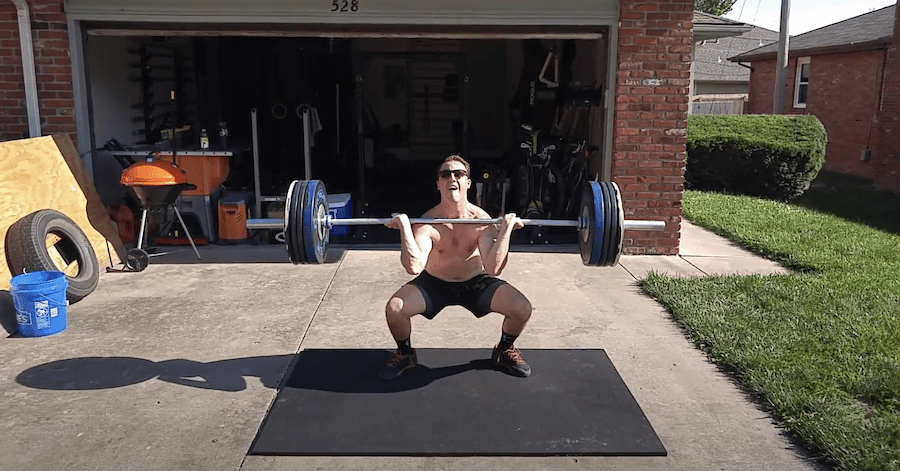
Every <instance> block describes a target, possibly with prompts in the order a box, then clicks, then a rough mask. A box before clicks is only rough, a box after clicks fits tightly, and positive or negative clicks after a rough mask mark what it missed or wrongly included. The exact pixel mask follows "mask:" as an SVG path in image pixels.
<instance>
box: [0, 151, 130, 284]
mask: <svg viewBox="0 0 900 471" xmlns="http://www.w3.org/2000/svg"><path fill="white" fill-rule="evenodd" d="M41 209H55V210H57V211H59V212H61V213H63V214H65V215H66V216H68V217H69V218H71V219H72V221H74V222H75V224H77V225H78V227H80V228H81V230H82V231H84V233H85V235H87V237H88V240H90V242H91V246H92V247H93V248H94V252H96V254H97V261H98V262H99V264H100V269H101V273H102V271H103V267H104V266H109V265H110V264H112V265H115V264H118V263H119V261H120V260H121V259H122V258H123V257H124V256H125V247H124V246H123V245H122V241H121V240H120V239H119V234H118V232H117V231H116V229H115V227H114V225H113V223H112V221H111V220H110V218H109V216H108V215H107V212H106V208H105V207H104V206H103V203H102V202H101V200H100V196H99V195H98V194H97V190H96V188H94V185H93V183H92V182H91V180H90V178H88V175H87V172H86V171H85V168H84V165H83V164H82V161H81V158H80V157H79V156H78V151H76V150H75V146H74V145H73V144H72V141H71V140H70V139H69V137H68V136H65V135H59V136H46V137H37V138H32V139H20V140H15V141H7V142H0V290H8V289H9V281H10V279H11V278H12V275H11V274H10V272H9V267H7V264H6V252H5V248H4V243H5V240H6V233H7V230H8V229H9V226H11V225H12V224H13V223H15V222H16V221H18V220H19V219H20V218H22V217H24V216H26V215H28V214H31V213H32V212H34V211H38V210H41ZM107 241H109V246H108V247H109V250H107ZM110 258H112V260H110Z"/></svg>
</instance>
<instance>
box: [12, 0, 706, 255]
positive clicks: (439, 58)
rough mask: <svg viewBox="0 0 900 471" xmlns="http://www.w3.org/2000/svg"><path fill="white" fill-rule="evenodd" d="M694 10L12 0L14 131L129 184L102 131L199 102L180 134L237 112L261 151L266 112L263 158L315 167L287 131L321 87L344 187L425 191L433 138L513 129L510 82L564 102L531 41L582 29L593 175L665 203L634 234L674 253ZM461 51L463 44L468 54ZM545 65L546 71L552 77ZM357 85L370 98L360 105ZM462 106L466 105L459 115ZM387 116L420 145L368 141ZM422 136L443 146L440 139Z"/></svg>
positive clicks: (505, 1) (177, 119) (99, 178)
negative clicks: (69, 146) (656, 224)
mask: <svg viewBox="0 0 900 471" xmlns="http://www.w3.org/2000/svg"><path fill="white" fill-rule="evenodd" d="M692 12H693V0H570V1H567V2H561V3H560V2H547V1H543V0H515V1H514V0H497V1H494V2H463V3H462V4H460V3H459V2H455V1H451V0H434V1H427V2H422V1H420V0H362V1H356V0H353V1H347V0H344V1H341V2H339V1H327V0H325V1H323V0H258V1H254V2H240V1H237V2H236V1H226V2H221V1H219V0H194V1H190V2H185V1H183V0H157V1H154V2H141V1H135V0H11V1H0V46H2V51H3V53H2V54H0V70H2V71H3V73H2V74H0V139H2V140H11V139H20V138H25V137H29V136H40V135H46V134H67V135H69V136H71V138H72V140H73V141H74V142H75V144H76V146H77V150H78V152H79V154H80V155H81V156H83V158H84V161H85V166H86V167H87V169H88V170H89V171H92V174H93V176H94V177H95V182H96V183H97V186H98V187H99V186H100V183H102V182H104V181H105V182H106V184H109V185H113V186H115V185H118V179H117V175H118V174H121V170H122V169H121V166H119V164H118V163H116V162H114V161H112V160H111V159H109V158H108V154H104V153H103V152H104V151H103V150H102V148H103V147H104V144H105V143H108V144H109V146H108V147H109V150H110V151H112V150H113V149H114V148H116V147H118V146H117V145H115V144H116V143H115V142H113V141H112V139H115V140H117V141H119V142H121V143H122V144H124V145H125V146H132V145H139V144H141V145H147V146H153V145H154V142H159V141H154V142H144V141H147V139H146V138H147V136H156V137H158V136H159V135H160V133H159V131H160V128H162V129H170V127H175V128H177V129H179V130H181V129H183V127H182V126H181V123H184V122H187V121H186V120H190V122H189V125H190V128H189V130H188V131H186V132H185V133H184V134H182V135H181V136H182V137H185V136H187V135H188V133H191V134H194V136H192V138H185V140H184V142H183V143H182V146H184V145H187V146H190V147H195V148H196V147H197V143H198V140H197V137H196V135H197V134H199V130H200V129H203V128H206V129H208V130H209V131H214V130H216V129H217V127H218V123H219V122H222V121H225V122H227V129H228V142H229V144H230V145H231V146H232V147H236V148H237V149H238V151H240V152H244V153H248V152H250V151H249V150H247V149H253V148H255V144H256V142H257V141H256V140H253V141H252V142H253V144H254V145H253V146H251V136H252V135H255V134H251V126H252V124H251V123H256V118H257V117H258V119H259V120H260V124H259V131H260V136H259V144H260V145H261V146H264V145H269V147H270V149H271V151H270V152H265V153H263V152H262V151H261V160H265V159H268V160H269V161H270V165H269V168H268V169H266V168H265V162H263V168H262V171H261V172H258V173H263V174H264V175H263V176H264V177H268V176H274V177H284V176H290V177H293V175H296V173H294V172H293V168H296V167H300V169H301V171H300V174H299V176H297V177H293V178H306V177H304V175H306V173H305V172H303V171H302V165H299V166H298V165H297V162H302V157H298V156H303V155H304V153H303V152H301V151H298V149H297V147H293V148H288V149H287V150H285V148H284V147H285V146H280V147H279V146H276V145H272V142H273V140H275V139H276V138H278V139H280V141H279V142H284V143H286V144H285V145H295V144H294V142H295V141H297V136H298V135H301V136H302V133H300V132H299V129H300V124H299V122H300V121H299V118H298V115H299V114H300V111H299V110H300V108H301V106H302V105H305V104H308V103H311V102H312V103H313V104H314V106H316V107H317V109H318V115H319V117H320V118H321V126H322V128H323V130H322V131H320V132H319V133H317V134H316V135H315V148H314V151H315V152H316V153H318V154H322V155H323V156H321V157H320V158H318V160H317V161H318V162H323V165H324V166H326V170H328V171H331V172H332V173H331V174H330V178H323V180H325V181H326V184H328V185H329V189H333V188H346V189H347V191H349V192H351V193H353V194H354V195H358V194H359V192H360V191H369V194H373V195H376V196H373V197H372V198H373V199H374V198H376V197H378V196H381V195H384V196H388V197H393V196H395V194H397V193H398V192H401V191H409V190H412V191H417V192H416V193H414V194H412V193H411V194H409V195H405V198H406V201H416V199H417V198H418V199H422V198H423V197H424V193H423V192H422V191H421V186H420V187H418V188H419V190H417V187H416V185H410V184H409V182H410V181H415V182H419V181H421V182H427V181H428V180H427V178H432V177H433V173H434V172H433V171H434V163H435V160H433V159H434V158H436V157H435V156H436V155H441V156H446V155H447V152H453V151H454V147H455V146H459V147H458V149H460V150H462V151H465V150H467V149H470V150H472V152H470V153H469V155H475V151H476V150H477V151H479V153H478V154H477V155H487V156H491V157H490V158H493V156H494V155H496V154H497V151H499V152H500V153H502V152H505V151H509V150H510V148H514V146H513V144H514V143H512V142H503V141H504V137H506V138H507V139H506V140H509V139H511V137H510V136H512V131H513V129H514V126H513V125H514V123H512V122H511V118H510V114H511V113H510V109H509V103H510V101H511V96H510V95H511V93H512V91H513V90H519V93H518V94H517V95H516V97H515V98H512V99H515V100H518V102H519V103H520V106H521V107H523V108H524V107H528V106H530V107H531V108H534V109H533V110H531V109H530V111H535V114H537V115H539V116H546V115H547V113H546V111H544V110H543V109H538V107H537V106H536V104H535V102H536V101H537V102H540V103H538V104H539V105H541V106H544V105H549V106H551V109H552V106H555V103H556V101H555V100H547V98H546V97H547V95H548V93H547V91H548V90H546V89H547V87H550V88H552V87H553V85H549V84H552V83H554V81H556V80H559V79H560V76H559V75H558V74H557V72H556V68H555V63H551V62H550V61H547V62H546V63H545V62H544V60H543V57H544V56H546V52H544V53H543V55H538V54H534V53H532V51H533V49H534V48H535V45H537V46H539V47H542V48H544V49H545V50H546V49H549V48H555V47H556V46H558V45H560V44H567V45H569V44H571V43H563V41H567V40H572V41H575V42H576V45H577V51H576V56H575V66H573V69H576V70H574V73H575V74H577V75H576V76H577V78H578V79H577V82H578V83H580V84H581V86H584V87H593V88H595V91H598V90H599V93H596V94H593V95H591V96H592V97H599V98H598V99H597V101H598V102H599V103H597V104H596V105H595V106H594V107H593V108H592V109H591V113H590V116H589V119H587V120H586V122H587V123H588V126H590V128H589V131H586V132H585V133H584V135H585V136H588V137H589V138H590V141H591V142H589V143H590V144H593V145H596V146H597V147H598V148H599V149H600V150H599V151H598V152H596V153H595V154H594V155H593V156H592V159H591V162H590V164H591V174H592V176H596V177H598V178H599V179H601V180H606V181H610V180H611V181H615V182H617V183H618V184H619V188H620V189H621V196H622V200H623V201H624V213H625V214H626V215H627V217H628V218H629V219H656V220H664V221H667V222H668V224H667V226H666V230H665V231H663V232H635V233H631V232H629V233H627V234H626V235H625V238H624V245H625V251H626V252H628V253H646V254H668V255H674V254H677V253H678V239H679V227H680V222H681V201H682V190H683V175H684V152H685V144H686V136H685V135H686V122H687V114H688V111H689V95H690V83H691V80H690V78H691V77H690V67H691V59H692V38H693V32H692V27H693V24H692ZM20 37H22V38H28V37H30V38H31V41H30V42H29V41H27V40H25V41H24V44H20ZM556 51H557V54H559V52H560V51H559V50H556ZM568 52H569V49H568V48H565V49H563V51H562V55H563V56H567V54H568ZM523 54H527V57H525V59H524V60H523ZM461 56H465V59H466V60H468V62H466V63H465V64H460V63H457V62H454V61H455V60H456V58H459V57H461ZM536 59H540V62H535V60H536ZM563 60H566V59H565V58H564V59H563ZM151 61H153V62H151ZM561 62H562V61H561ZM423 64H424V65H423ZM418 65H423V67H417V66H418ZM542 65H543V66H544V67H545V68H546V70H547V71H548V72H549V75H548V77H549V78H547V77H544V76H541V78H542V80H541V81H540V82H539V81H537V80H535V79H536V78H537V77H536V76H537V75H539V74H540V70H541V68H542ZM532 68H533V69H535V70H534V72H535V73H530V72H529V70H530V69H532ZM523 70H524V71H525V72H528V73H524V72H523ZM560 72H563V71H560ZM186 73H187V74H193V75H192V77H190V78H189V79H187V80H186V79H185V76H184V74H186ZM523 75H524V77H525V78H523V79H522V80H520V77H523ZM562 78H565V76H563V77H562ZM544 80H546V81H544ZM575 81H576V80H572V82H575ZM167 83H168V85H167ZM172 83H175V85H171V84H172ZM545 84H546V85H545ZM529 85H530V93H529ZM160 87H162V88H160ZM166 87H168V88H166ZM542 92H543V93H542ZM549 92H550V93H549V95H550V96H551V97H552V95H553V90H549ZM357 97H365V98H366V99H368V100H369V102H368V103H367V104H371V105H372V106H367V107H365V108H363V107H362V106H361V105H360V106H358V107H357V106H355V105H354V103H355V101H354V100H356V102H359V101H361V100H362V98H357ZM529 97H530V102H529ZM192 101H193V104H192V103H191V102H192ZM376 101H377V103H376ZM591 102H592V103H593V100H592V101H591ZM191 106H195V108H191ZM466 106H468V107H469V108H468V109H467V108H466ZM305 109H308V108H305ZM460 109H462V111H461V112H460V111H459V110H460ZM166 110H169V111H166ZM538 112H540V113H538ZM251 113H252V116H253V117H254V118H253V119H251ZM460 113H464V115H463V114H460ZM376 115H377V116H376ZM182 116H184V117H185V118H182ZM459 116H463V119H467V120H468V121H465V122H463V123H462V124H463V125H462V126H458V124H459V123H458V122H457V121H453V119H455V118H456V117H459ZM373 118H378V119H373ZM379 121H380V123H381V124H383V125H384V126H383V127H381V126H380V125H379ZM373 123H374V124H373ZM393 123H399V124H398V125H397V126H393ZM370 129H375V131H371V130H370ZM254 130H255V128H254ZM376 131H377V134H376ZM364 132H367V133H369V135H366V136H364ZM438 133H442V136H439V137H441V139H440V140H437V139H427V138H428V137H429V135H434V134H438ZM457 133H462V134H463V136H464V137H463V144H457V143H456V141H455V140H454V139H455V138H456V137H457ZM373 136H374V137H377V138H378V139H380V140H382V141H387V142H389V144H390V145H389V146H388V145H385V146H382V147H396V148H401V147H408V148H409V149H410V150H409V152H408V153H401V152H399V151H398V152H397V153H396V154H389V155H387V157H385V156H384V155H383V154H382V155H379V156H374V157H373V156H372V152H371V149H372V146H370V145H369V143H370V142H371V141H372V139H373ZM414 139H418V141H416V142H419V143H420V144H421V146H420V149H413V148H412V144H411V143H412V142H413V140H414ZM336 143H339V144H340V145H339V146H338V145H337V144H336ZM427 146H432V148H431V149H432V150H433V149H434V148H435V147H436V146H442V147H440V149H439V150H438V151H437V152H431V153H430V154H428V152H427V151H428V149H427V148H426V147H427ZM448 146H449V147H450V149H449V150H448V149H447V147H448ZM422 149H425V150H422ZM115 150H119V149H115ZM136 152H137V151H136ZM279 152H280V154H279ZM273 155H276V157H277V158H273V157H272V156H273ZM423 155H425V156H426V157H427V158H423V157H422V156H423ZM370 157H373V158H371V159H370ZM388 158H390V159H391V160H387V159H388ZM441 158H442V157H441ZM485 158H488V157H485ZM104 159H105V160H104ZM379 159H382V160H379ZM243 162H253V159H252V158H251V157H250V156H246V155H245V157H244V160H243ZM412 170H417V171H421V175H419V174H418V173H416V174H413V173H412ZM236 171H243V172H245V171H246V170H244V168H243V167H242V168H239V169H236ZM407 173H408V174H409V175H411V177H410V178H406V179H402V178H401V179H398V180H394V181H396V182H397V183H396V184H393V183H391V182H392V180H388V178H397V176H398V175H400V176H401V177H402V176H404V175H406V174H407ZM366 174H368V177H367V178H363V177H364V176H366ZM313 177H317V175H316V174H315V173H313ZM413 178H414V179H413ZM248 180H252V178H249V179H248ZM273 180H274V179H273ZM385 182H388V183H385ZM0 184H2V182H0ZM377 185H381V187H380V188H375V190H378V191H379V192H376V191H374V190H372V187H375V186H377ZM427 188H429V189H433V188H431V186H430V185H427ZM407 189H409V190H407ZM264 194H273V195H277V194H279V193H275V192H273V193H264ZM280 194H281V195H283V194H284V193H283V192H281V193H280ZM101 196H102V195H101ZM0 204H3V202H2V201H0ZM354 206H355V207H360V206H358V205H357V204H354Z"/></svg>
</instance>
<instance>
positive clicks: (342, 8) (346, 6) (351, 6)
mask: <svg viewBox="0 0 900 471" xmlns="http://www.w3.org/2000/svg"><path fill="white" fill-rule="evenodd" d="M357 10H359V0H350V1H347V0H331V11H338V12H341V13H346V12H348V11H357Z"/></svg>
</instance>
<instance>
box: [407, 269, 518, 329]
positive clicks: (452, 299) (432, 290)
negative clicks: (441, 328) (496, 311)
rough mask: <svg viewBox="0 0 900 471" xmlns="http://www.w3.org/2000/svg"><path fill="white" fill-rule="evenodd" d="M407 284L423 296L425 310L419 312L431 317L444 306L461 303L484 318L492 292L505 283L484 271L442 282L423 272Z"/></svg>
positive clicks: (488, 308)
mask: <svg viewBox="0 0 900 471" xmlns="http://www.w3.org/2000/svg"><path fill="white" fill-rule="evenodd" d="M407 284H409V285H413V286H415V287H416V288H418V289H419V292H420V293H422V297H423V298H425V312H423V313H422V315H423V316H425V317H426V318H428V319H434V316H436V315H437V313H439V312H441V310H442V309H444V308H445V307H447V306H462V307H464V308H466V309H468V310H469V311H471V312H472V314H475V317H484V316H486V315H487V314H489V313H490V312H492V311H491V300H492V299H494V292H496V291H497V288H499V287H501V286H503V285H505V284H507V283H506V282H505V281H503V280H501V279H500V278H496V277H493V276H489V275H487V274H485V273H482V274H480V275H476V276H475V277H474V278H472V279H471V280H468V281H456V282H453V281H444V280H441V279H438V278H435V277H433V276H431V275H430V274H428V272H426V271H423V272H422V273H420V274H419V276H417V277H416V278H414V279H413V280H412V281H410V282H409V283H407Z"/></svg>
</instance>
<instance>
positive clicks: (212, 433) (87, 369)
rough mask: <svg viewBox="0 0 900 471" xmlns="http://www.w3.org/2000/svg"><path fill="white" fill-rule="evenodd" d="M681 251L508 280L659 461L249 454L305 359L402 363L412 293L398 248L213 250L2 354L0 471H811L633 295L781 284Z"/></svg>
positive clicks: (454, 328)
mask: <svg viewBox="0 0 900 471" xmlns="http://www.w3.org/2000/svg"><path fill="white" fill-rule="evenodd" d="M682 237H683V239H682V251H683V252H684V253H683V255H681V256H677V257H664V256H624V257H622V259H621V263H620V265H619V266H616V267H610V268H595V267H585V266H584V265H582V263H581V260H580V256H579V255H577V254H553V253H529V252H516V253H513V254H512V255H511V256H510V261H509V264H508V266H507V268H506V270H505V271H504V273H503V278H504V279H507V280H508V281H510V282H511V283H513V284H514V285H515V286H516V287H517V288H519V289H520V290H521V291H522V292H524V293H526V294H527V295H528V296H529V297H530V298H531V301H532V304H533V306H534V313H533V315H532V320H531V322H530V323H529V326H528V328H527V330H526V332H525V333H524V334H523V336H522V337H520V339H519V341H517V345H518V346H519V347H520V348H522V349H523V350H527V349H534V348H565V349H577V348H602V349H604V350H605V351H606V352H607V354H608V355H609V357H610V359H611V360H612V362H613V364H614V365H615V367H616V369H617V371H618V372H619V374H620V375H621V377H622V378H623V380H624V381H625V383H626V384H627V385H628V387H629V389H630V390H631V392H632V394H633V395H634V397H635V399H636V400H637V402H638V403H639V404H640V405H641V407H642V409H643V411H644V413H645V415H646V416H647V418H648V419H649V421H650V423H651V424H652V425H653V427H654V429H655V430H656V432H657V434H658V436H659V438H660V440H661V441H662V442H663V444H664V446H665V447H666V449H667V450H668V456H666V457H643V458H641V457H548V458H478V457H472V458H444V457H421V458H407V457H379V458H370V457H261V456H247V451H248V449H249V447H250V444H251V442H252V440H253V438H254V437H255V435H256V432H257V430H258V428H259V426H260V423H261V421H262V420H263V418H264V417H265V415H266V412H267V411H268V409H269V407H270V406H271V404H272V401H273V400H274V398H275V395H276V393H277V388H278V386H279V384H280V382H281V380H282V378H283V377H284V375H285V374H286V373H287V371H288V369H289V366H290V365H291V361H292V359H293V357H294V355H295V354H296V353H297V352H298V351H299V350H303V349H313V348H385V349H390V348H393V341H392V340H391V338H390V335H389V333H388V332H387V328H386V327H385V325H384V313H383V308H384V303H385V302H386V300H387V299H388V297H389V296H390V294H391V293H392V292H393V291H394V290H396V289H397V287H398V286H400V284H402V283H403V282H405V281H406V280H408V279H409V278H410V277H409V275H407V274H406V273H405V271H403V269H402V268H401V267H400V264H399V261H398V256H397V253H396V251H392V250H384V249H377V248H373V249H360V248H354V247H350V248H349V250H346V249H347V248H346V247H345V248H341V247H332V250H331V251H330V253H329V263H326V264H323V265H304V266H294V265H292V264H290V263H289V262H287V257H286V254H285V252H284V248H283V247H280V246H241V247H218V246H208V247H202V248H201V253H202V255H203V260H202V261H199V262H198V261H197V260H196V258H195V257H194V255H193V252H192V251H190V250H188V251H185V252H180V253H178V254H173V255H168V256H165V257H157V258H153V259H151V263H150V266H149V267H148V268H147V270H145V271H144V272H141V273H105V274H104V275H103V276H102V277H101V282H100V286H99V287H98V288H97V290H96V291H95V292H94V293H93V294H91V295H90V296H88V297H87V298H85V299H84V300H83V301H81V302H79V303H77V304H74V305H72V306H70V310H69V312H68V319H69V327H68V329H67V330H66V331H64V332H62V333H60V334H57V335H54V336H49V337H41V338H20V337H16V336H13V337H9V338H4V339H2V340H0V387H2V390H3V391H4V392H3V393H2V396H0V397H2V404H3V406H4V407H0V424H2V425H3V427H4V429H5V430H7V431H8V433H7V434H6V437H5V439H4V440H3V441H0V469H22V468H26V467H27V468H28V469H35V470H63V469H65V470H92V471H94V470H98V471H99V470H116V471H119V470H122V469H129V470H216V471H219V470H251V471H273V470H295V469H296V470H299V469H339V470H372V469H390V470H398V469H403V470H405V469H416V470H460V471H462V470H467V471H468V470H482V469H483V470H489V469H490V470H493V469H501V468H507V469H524V470H570V469H571V470H576V469H577V470H584V469H591V470H659V469H665V470H685V471H688V470H690V471H698V470H699V471H702V470H710V471H711V470H723V469H727V470H741V471H744V470H753V469H759V470H763V469H765V470H768V469H779V470H811V469H818V468H816V467H815V465H814V464H812V463H810V462H809V461H808V460H807V459H806V458H804V457H803V455H802V453H801V452H798V451H797V450H795V449H793V447H792V445H791V444H790V443H789V442H788V441H787V440H786V439H785V438H784V436H783V435H782V434H781V430H780V429H779V428H778V427H777V426H776V425H775V424H773V423H772V421H771V420H770V419H769V417H768V416H767V414H765V413H764V412H762V411H761V410H759V409H758V408H757V407H756V406H755V405H754V404H753V403H752V402H750V401H749V400H748V398H747V397H746V395H745V394H744V393H743V392H742V391H741V390H740V389H739V388H738V387H737V386H735V384H734V383H733V381H732V380H731V379H730V378H729V377H728V376H726V375H724V374H723V373H721V372H720V371H719V370H718V369H717V368H716V366H715V365H713V364H711V363H710V362H709V361H708V360H707V359H706V357H705V356H704V355H703V353H702V352H699V351H698V350H696V349H695V348H694V347H693V346H692V345H691V343H690V342H689V341H688V340H687V339H686V338H685V335H684V333H683V332H682V331H681V329H680V327H679V326H678V325H677V324H675V323H674V322H673V321H672V320H671V319H670V316H669V315H668V313H667V312H666V311H665V310H664V309H663V308H662V307H661V306H659V304H658V303H656V302H655V301H654V300H653V299H652V298H650V297H648V296H646V295H645V294H643V292H642V291H641V290H640V288H639V287H638V286H637V284H636V282H635V281H636V279H639V278H642V277H643V276H644V275H645V274H646V273H647V272H649V271H650V270H655V271H658V272H664V273H668V274H669V275H672V276H692V275H701V276H702V275H704V274H712V273H716V274H724V273H772V272H780V271H783V270H782V269H780V267H778V266H777V265H774V264H771V263H770V262H767V261H765V260H761V259H759V258H758V257H754V256H752V254H749V253H748V252H745V251H742V250H740V249H737V248H735V247H733V246H732V245H731V244H730V243H728V242H727V241H725V240H724V239H721V238H718V237H716V236H714V235H711V234H709V233H708V232H707V231H704V230H702V229H700V228H696V227H694V226H691V225H689V224H685V227H684V230H683V235H682ZM499 321H500V319H499V318H498V317H497V316H488V317H486V318H484V319H481V320H478V319H474V318H473V317H472V316H471V315H469V314H468V313H467V312H466V311H464V310H462V309H461V308H455V307H451V308H448V309H447V310H445V312H443V313H441V315H440V316H438V318H437V319H435V320H434V321H430V322H429V321H426V320H423V319H419V318H416V319H414V321H413V329H414V333H413V341H414V345H415V346H417V347H423V348H487V349H489V348H490V346H492V345H493V344H494V343H496V341H497V336H498V332H499ZM498 399H502V398H498ZM400 422H402V420H400Z"/></svg>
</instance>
